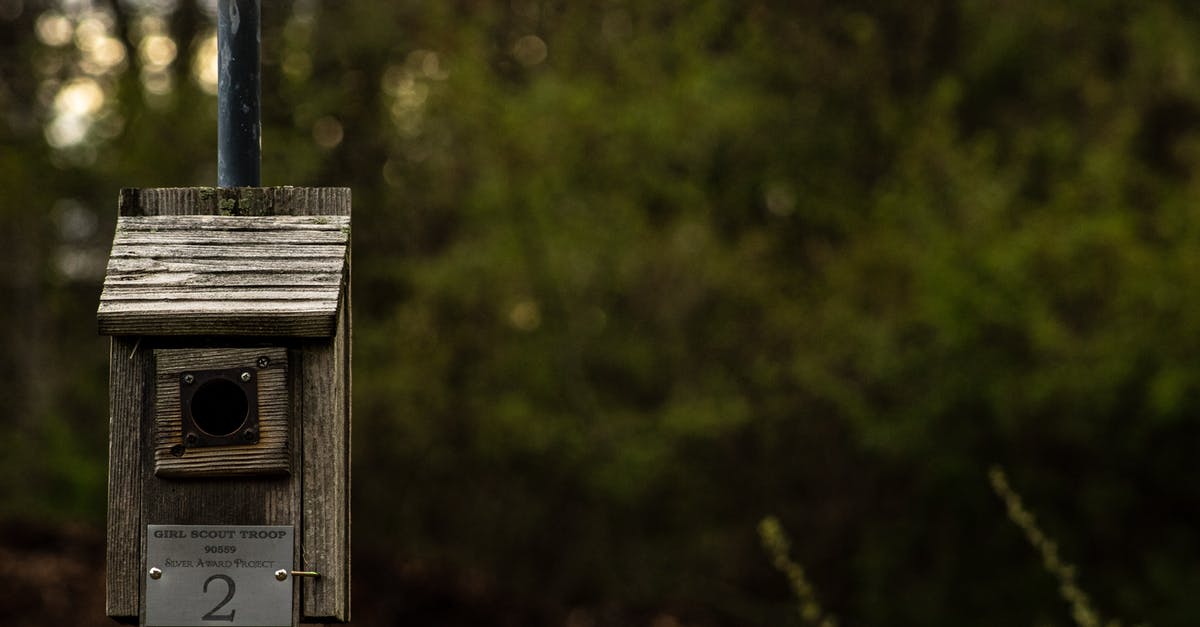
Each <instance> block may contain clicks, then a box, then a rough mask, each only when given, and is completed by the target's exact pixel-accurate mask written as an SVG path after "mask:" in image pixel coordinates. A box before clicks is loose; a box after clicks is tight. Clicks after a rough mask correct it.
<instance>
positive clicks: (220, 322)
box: [100, 309, 337, 337]
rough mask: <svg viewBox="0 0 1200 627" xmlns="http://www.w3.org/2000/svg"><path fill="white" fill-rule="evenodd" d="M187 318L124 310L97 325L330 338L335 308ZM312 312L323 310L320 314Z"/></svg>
mask: <svg viewBox="0 0 1200 627" xmlns="http://www.w3.org/2000/svg"><path fill="white" fill-rule="evenodd" d="M184 313H186V315H187V316H188V317H187V318H186V319H178V318H175V319H172V318H173V315H174V314H173V312H172V311H171V310H169V309H161V310H159V312H157V313H156V312H124V313H123V314H122V315H120V316H118V317H110V318H109V319H108V320H107V321H105V322H103V323H102V324H101V325H100V333H102V334H104V335H114V336H116V335H139V334H142V333H149V334H151V335H187V336H213V335H229V336H254V335H262V336H269V337H281V336H292V337H329V336H330V335H331V334H332V333H333V331H334V329H335V322H336V317H337V316H336V313H337V312H336V311H325V312H302V313H297V314H292V313H284V312H274V313H273V315H271V316H269V317H267V316H264V315H262V313H255V312H239V313H236V314H234V313H230V312H228V311H226V312H222V311H210V312H201V313H197V312H195V311H194V310H192V311H186V312H184ZM314 313H322V314H323V315H321V316H320V317H317V316H314V315H313V314H314Z"/></svg>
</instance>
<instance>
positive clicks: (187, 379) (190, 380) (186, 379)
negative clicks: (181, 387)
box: [183, 374, 196, 385]
mask: <svg viewBox="0 0 1200 627" xmlns="http://www.w3.org/2000/svg"><path fill="white" fill-rule="evenodd" d="M195 380H196V377H193V376H192V375H190V374H185V375H183V382H184V383H187V384H188V385H191V384H192V383H193V382H194V381H195Z"/></svg>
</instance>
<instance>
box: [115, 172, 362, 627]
mask: <svg viewBox="0 0 1200 627" xmlns="http://www.w3.org/2000/svg"><path fill="white" fill-rule="evenodd" d="M118 214H119V216H118V218H117V226H116V234H115V236H114V239H113V246H112V254H111V256H110V258H109V262H108V269H107V272H106V275H105V278H104V288H103V292H102V293H101V296H100V306H99V310H98V312H97V317H98V321H99V328H100V332H101V333H102V334H105V335H110V336H112V349H111V355H110V388H109V398H110V435H109V476H108V488H109V490H108V498H109V502H108V548H107V551H108V554H107V573H106V574H107V587H108V589H107V610H108V614H109V615H110V616H112V617H113V618H115V619H117V620H119V621H121V622H127V623H138V624H143V625H212V624H220V625H262V626H268V625H269V626H278V625H295V624H297V623H298V622H345V621H347V620H349V594H350V578H349V576H350V570H349V564H350V559H349V548H350V541H349V538H350V502H349V478H350V451H349V435H350V190H349V189H345V188H293V187H278V188H231V189H224V188H222V189H214V188H179V189H127V190H123V191H122V192H121V195H120V202H119V211H118Z"/></svg>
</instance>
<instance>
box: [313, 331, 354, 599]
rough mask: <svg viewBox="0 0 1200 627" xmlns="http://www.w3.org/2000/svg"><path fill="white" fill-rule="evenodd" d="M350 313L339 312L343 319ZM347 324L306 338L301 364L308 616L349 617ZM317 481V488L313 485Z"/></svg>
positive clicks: (348, 390) (315, 484) (348, 391)
mask: <svg viewBox="0 0 1200 627" xmlns="http://www.w3.org/2000/svg"><path fill="white" fill-rule="evenodd" d="M348 318H349V314H348V313H344V314H343V321H344V322H348ZM348 331H349V328H348V324H341V325H339V326H338V333H337V335H336V336H335V337H334V341H333V342H332V343H328V342H306V343H305V345H304V348H303V349H302V350H301V360H302V361H301V364H302V365H301V367H302V368H303V370H304V373H305V374H304V380H305V382H306V386H305V388H304V390H303V392H302V397H301V403H302V405H303V407H304V424H303V431H304V441H303V447H304V451H303V458H304V460H305V464H304V467H303V469H302V472H303V477H304V485H305V491H304V499H303V507H304V544H303V551H302V553H301V558H302V560H303V563H304V565H305V568H311V569H313V570H317V571H318V572H320V573H321V574H322V576H321V578H319V579H305V580H304V581H303V583H302V585H303V595H302V598H303V599H304V612H303V615H304V616H305V617H306V619H308V620H320V621H331V622H345V621H349V620H350V605H349V600H350V545H349V541H350V533H349V531H350V490H349V488H350V454H349V452H350V446H349V443H350V439H349V438H350V431H349V429H350V402H349V399H350V395H349V393H350V389H349V355H348V353H347V351H348V350H349V336H348ZM318 486H319V488H318Z"/></svg>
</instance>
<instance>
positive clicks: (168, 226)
mask: <svg viewBox="0 0 1200 627" xmlns="http://www.w3.org/2000/svg"><path fill="white" fill-rule="evenodd" d="M117 223H118V224H120V225H121V230H122V231H125V232H129V233H159V234H167V233H171V232H175V231H194V232H199V233H204V232H212V231H216V232H221V231H231V232H237V233H244V234H252V233H256V232H261V233H264V234H267V233H269V232H272V231H274V232H279V233H281V234H293V232H297V231H299V232H305V233H320V234H322V236H323V237H325V236H328V234H329V233H342V234H345V229H346V227H348V226H349V225H350V220H349V218H347V217H346V216H303V215H286V216H285V215H280V216H259V217H253V218H248V217H243V216H202V215H181V216H170V217H168V216H125V215H122V216H120V217H118V218H117Z"/></svg>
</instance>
